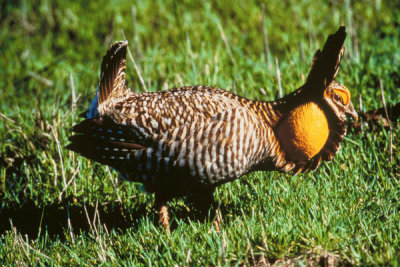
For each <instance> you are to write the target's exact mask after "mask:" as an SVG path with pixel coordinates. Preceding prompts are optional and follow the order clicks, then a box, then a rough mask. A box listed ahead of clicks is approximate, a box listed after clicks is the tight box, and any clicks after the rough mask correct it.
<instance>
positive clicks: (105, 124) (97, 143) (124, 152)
mask: <svg viewBox="0 0 400 267" xmlns="http://www.w3.org/2000/svg"><path fill="white" fill-rule="evenodd" d="M72 131H73V132H75V135H73V136H70V137H69V138H68V140H69V141H70V142H71V143H70V144H68V145H67V147H66V148H67V149H69V150H72V151H74V152H77V153H79V154H81V155H82V156H84V157H86V158H89V159H91V160H94V161H97V162H100V163H102V164H106V165H109V166H111V167H113V168H115V169H117V170H119V171H123V170H124V168H125V167H126V164H128V163H134V160H135V157H136V156H137V154H138V153H141V151H142V150H143V148H144V147H143V146H141V145H139V144H137V140H138V139H140V138H141V136H139V135H138V134H137V133H136V132H135V131H132V130H130V129H128V128H126V127H123V126H121V125H117V124H115V123H114V122H113V121H112V120H111V119H107V118H96V119H86V120H84V121H82V122H81V123H79V124H77V125H75V126H74V127H73V128H72Z"/></svg>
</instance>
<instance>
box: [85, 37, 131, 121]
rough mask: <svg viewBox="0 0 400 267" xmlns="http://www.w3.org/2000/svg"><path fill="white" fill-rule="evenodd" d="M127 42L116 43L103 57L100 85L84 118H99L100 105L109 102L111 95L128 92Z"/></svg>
mask: <svg viewBox="0 0 400 267" xmlns="http://www.w3.org/2000/svg"><path fill="white" fill-rule="evenodd" d="M127 46H128V42H127V41H120V42H116V43H114V44H113V45H112V46H111V47H110V49H109V50H108V51H107V53H106V55H105V56H104V57H103V62H102V63H101V73H100V83H99V87H98V89H97V92H96V96H95V97H94V99H93V101H92V104H91V106H90V108H89V109H88V111H86V114H85V113H83V114H82V115H83V117H84V118H87V119H93V118H96V117H98V116H99V112H98V109H97V108H98V105H99V104H101V103H102V102H104V101H105V100H107V98H108V97H109V95H110V94H111V93H112V92H113V91H116V90H123V91H124V90H126V86H125V69H126V47H127Z"/></svg>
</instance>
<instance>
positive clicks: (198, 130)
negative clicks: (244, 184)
mask: <svg viewBox="0 0 400 267" xmlns="http://www.w3.org/2000/svg"><path fill="white" fill-rule="evenodd" d="M252 122H253V120H252V119H250V118H249V115H248V114H247V112H246V111H244V110H240V109H233V110H228V111H224V112H221V113H218V114H216V115H215V116H214V117H213V118H211V119H207V120H197V121H193V122H188V123H186V124H184V125H181V126H179V127H176V128H173V129H168V130H167V131H166V132H165V133H164V134H163V136H162V137H161V138H160V139H159V140H158V144H159V145H158V147H157V148H155V151H154V152H155V153H154V155H156V156H157V157H159V158H161V159H162V158H164V157H168V160H169V164H170V165H171V167H179V168H181V169H182V170H188V171H189V172H190V175H191V176H196V177H200V178H202V180H203V182H205V183H208V184H217V183H224V182H227V181H228V180H229V179H234V178H237V177H239V176H241V175H242V174H244V173H245V172H247V171H248V170H249V169H250V168H251V166H252V165H253V164H254V158H255V157H254V152H255V150H256V149H255V145H256V142H257V136H256V131H254V130H252V129H254V128H253V127H251V126H252V125H251V123H252ZM155 167H157V166H155ZM183 177H184V176H183Z"/></svg>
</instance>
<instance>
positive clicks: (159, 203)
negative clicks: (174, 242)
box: [154, 192, 169, 232]
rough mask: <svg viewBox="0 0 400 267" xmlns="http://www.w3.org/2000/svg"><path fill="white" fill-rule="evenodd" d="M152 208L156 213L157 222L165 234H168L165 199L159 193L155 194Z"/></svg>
mask: <svg viewBox="0 0 400 267" xmlns="http://www.w3.org/2000/svg"><path fill="white" fill-rule="evenodd" d="M155 197H156V199H155V202H154V207H155V209H156V210H157V212H158V216H159V222H160V224H161V226H162V227H163V228H164V230H165V231H166V232H169V213H168V206H167V198H166V197H165V196H164V195H163V194H162V193H160V192H156V193H155Z"/></svg>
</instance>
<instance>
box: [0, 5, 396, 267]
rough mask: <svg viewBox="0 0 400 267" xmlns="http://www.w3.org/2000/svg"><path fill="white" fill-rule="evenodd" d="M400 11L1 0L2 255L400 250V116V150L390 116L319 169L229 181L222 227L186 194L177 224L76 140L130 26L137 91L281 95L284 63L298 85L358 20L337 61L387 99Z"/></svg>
mask: <svg viewBox="0 0 400 267" xmlns="http://www.w3.org/2000/svg"><path fill="white" fill-rule="evenodd" d="M263 6H264V9H263ZM263 10H264V14H265V16H264V17H263ZM263 18H264V19H263ZM399 21H400V9H399V7H398V6H397V5H396V4H395V3H394V2H392V1H362V2H361V1H360V2H356V1H355V2H352V1H334V2H331V1H329V2H317V1H309V0H300V1H291V0H288V1H268V3H265V5H263V4H261V3H259V1H254V2H246V3H245V2H244V1H238V2H234V3H231V1H218V2H217V3H214V2H210V1H201V2H192V1H183V2H182V3H179V4H178V3H177V2H176V1H138V2H137V3H132V2H131V1H121V2H117V1H90V2H88V3H87V2H84V1H74V2H73V3H71V2H70V1H63V0H60V1H55V2H52V1H33V2H30V1H14V2H4V3H2V4H1V8H0V25H1V27H0V48H1V49H0V54H1V58H2V60H0V88H1V90H0V99H2V101H1V110H0V112H1V113H0V138H1V146H0V178H1V180H0V200H1V202H0V203H1V205H0V235H1V238H0V263H1V265H14V264H18V265H24V264H43V265H47V264H54V265H66V264H71V265H91V264H102V263H106V264H112V265H114V264H123V265H173V264H178V265H233V264H245V265H253V264H257V263H258V264H261V263H274V262H275V263H277V264H283V263H296V264H305V263H313V264H328V263H334V264H339V263H341V264H356V265H361V264H362V265H376V264H382V265H388V264H390V265H398V262H400V253H399V251H400V245H399V244H400V235H399V230H400V204H399V203H400V201H399V195H400V169H399V164H400V156H399V147H400V138H399V135H400V130H399V128H398V127H397V128H394V129H393V131H392V135H393V154H392V159H391V158H390V142H389V136H390V132H389V131H387V130H385V129H383V128H382V129H378V130H376V131H364V132H362V133H361V134H355V133H352V131H350V133H349V135H348V136H347V137H346V140H345V142H344V143H343V145H342V148H341V150H340V152H339V153H338V154H337V155H336V156H335V158H334V160H333V161H332V162H330V163H325V164H322V166H321V167H320V168H319V169H318V170H317V171H313V172H310V173H306V174H299V175H296V176H292V175H291V174H281V173H278V172H257V173H252V174H250V175H247V176H245V177H242V178H241V179H239V180H237V181H235V182H232V183H230V184H226V185H223V186H221V187H220V188H219V189H218V190H217V192H216V194H215V198H216V200H217V202H218V203H219V205H220V210H221V212H222V214H223V216H222V218H223V229H222V231H221V232H220V233H219V234H218V233H216V232H215V230H214V228H213V226H212V222H210V219H207V220H205V221H203V220H199V219H198V216H197V215H196V213H193V212H192V210H193V209H192V207H190V206H186V205H185V202H184V201H183V200H176V201H174V202H172V203H171V208H170V210H171V212H172V216H171V217H172V228H173V231H172V232H171V234H170V235H169V234H167V233H165V232H164V231H163V230H162V229H161V228H160V227H159V225H158V223H157V219H156V214H155V212H153V211H152V209H151V207H152V203H153V196H152V195H147V194H146V193H144V192H143V191H142V190H141V187H140V185H139V184H134V183H127V182H122V181H120V180H118V175H117V174H116V173H114V172H113V171H112V170H110V169H108V168H107V167H104V166H100V165H99V164H96V163H93V162H90V161H88V160H87V159H85V158H82V157H80V156H78V155H76V154H73V153H71V152H69V151H67V150H66V149H64V146H65V145H66V144H67V143H68V141H67V138H68V136H69V135H70V128H71V126H72V125H73V124H74V123H76V122H77V121H79V118H78V114H79V113H80V112H81V111H83V110H84V109H85V107H87V106H88V105H89V102H90V99H91V98H92V97H93V95H94V92H95V89H96V86H97V83H98V79H99V78H98V77H99V71H100V63H101V58H102V56H103V55H104V53H105V51H106V50H107V48H108V47H109V45H110V44H111V43H112V42H114V41H115V40H121V39H127V40H128V41H129V48H130V51H131V54H132V58H133V60H134V62H133V61H132V59H131V58H130V59H129V60H128V69H127V77H128V80H129V86H130V87H131V88H133V89H134V90H135V91H137V92H142V91H157V90H162V89H167V88H171V87H179V86H181V85H194V84H202V85H213V86H217V87H221V88H225V89H227V90H230V91H234V92H237V93H238V94H241V95H244V96H246V97H249V98H257V99H263V100H271V99H274V98H275V97H276V96H277V95H278V80H277V75H276V67H277V66H278V68H279V70H280V73H281V83H282V88H283V93H284V94H285V93H288V92H290V91H292V90H294V89H295V88H297V87H299V86H300V85H301V84H302V82H303V81H304V77H305V76H306V75H307V73H308V70H309V66H310V63H311V58H312V55H313V54H314V52H315V50H316V49H317V48H319V47H321V45H323V42H324V41H325V40H326V37H327V35H328V34H329V33H333V32H334V31H336V30H337V28H338V27H339V25H340V24H345V25H347V29H348V32H349V35H348V38H347V40H346V47H347V50H346V56H345V58H344V60H343V62H342V68H341V70H340V72H339V76H338V77H339V80H340V81H342V82H343V83H344V84H346V85H347V87H348V88H350V90H351V92H352V99H353V103H354V104H355V106H356V108H357V109H358V110H359V108H360V101H359V99H360V98H361V99H362V108H363V110H370V109H373V108H377V107H380V106H382V101H381V91H380V89H379V88H380V87H379V84H380V81H382V84H383V88H384V93H385V99H386V102H388V103H398V102H400V94H399V88H400V73H399V69H400V50H399V49H398V47H399V45H400V43H399V42H400V27H399ZM263 32H264V33H265V34H263ZM277 63H278V65H277ZM135 65H136V68H135ZM73 95H75V97H74V96H73Z"/></svg>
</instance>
